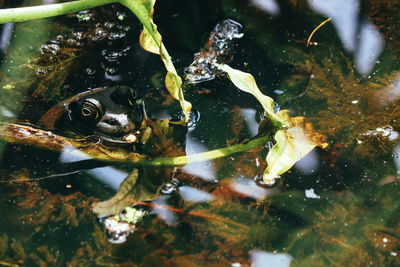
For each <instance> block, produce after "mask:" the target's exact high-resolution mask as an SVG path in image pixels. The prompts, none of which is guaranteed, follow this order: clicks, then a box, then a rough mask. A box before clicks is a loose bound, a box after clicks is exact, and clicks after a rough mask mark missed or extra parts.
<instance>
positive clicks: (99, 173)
mask: <svg viewBox="0 0 400 267" xmlns="http://www.w3.org/2000/svg"><path fill="white" fill-rule="evenodd" d="M86 159H91V157H90V156H88V155H86V154H85V153H83V152H80V151H78V150H77V149H76V148H74V147H69V148H66V149H64V150H63V151H62V152H61V154H60V158H59V161H60V162H61V163H71V162H77V161H82V160H86ZM85 172H87V173H88V174H90V175H93V176H94V178H96V179H97V180H99V181H101V182H103V183H104V184H106V185H109V186H110V187H111V188H112V189H114V190H115V191H117V190H118V188H119V186H120V184H121V183H122V181H123V180H124V179H125V178H126V177H127V176H128V173H126V172H124V171H121V170H118V169H116V168H114V167H110V166H108V167H100V168H94V169H91V170H87V171H85Z"/></svg>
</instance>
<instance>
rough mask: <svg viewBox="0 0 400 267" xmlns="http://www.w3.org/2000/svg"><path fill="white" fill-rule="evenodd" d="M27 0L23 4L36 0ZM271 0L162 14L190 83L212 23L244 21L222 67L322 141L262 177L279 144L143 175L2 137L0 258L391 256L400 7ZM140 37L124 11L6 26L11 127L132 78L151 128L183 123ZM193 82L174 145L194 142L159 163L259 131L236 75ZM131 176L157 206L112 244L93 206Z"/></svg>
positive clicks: (138, 260) (120, 260)
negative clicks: (272, 180) (186, 116)
mask: <svg viewBox="0 0 400 267" xmlns="http://www.w3.org/2000/svg"><path fill="white" fill-rule="evenodd" d="M20 2H23V1H20ZM26 2H27V3H18V4H22V5H31V4H33V3H31V1H26ZM28 2H29V3H28ZM277 2H278V1H276V2H275V1H272V0H271V1H261V0H260V1H241V0H235V1H222V0H221V1H158V2H157V3H156V7H155V15H154V21H155V23H156V24H157V25H158V30H159V32H160V33H161V34H162V36H163V41H164V44H165V46H166V47H167V49H168V51H169V53H170V54H171V56H172V57H173V61H174V64H175V67H176V68H177V71H178V73H179V74H180V75H181V76H182V77H183V76H184V69H185V67H187V66H189V65H190V64H191V63H192V61H193V57H194V54H195V53H197V52H199V51H200V50H201V49H202V48H204V46H205V44H206V42H207V39H208V36H209V34H210V32H211V31H212V30H213V28H214V26H215V25H216V24H218V23H220V22H221V21H223V20H225V19H227V18H229V19H233V20H235V21H237V22H239V23H240V24H241V25H242V26H243V30H242V32H243V33H244V36H243V37H242V38H240V39H235V40H233V41H232V43H231V45H230V46H231V47H230V49H229V50H228V51H227V53H226V55H224V57H223V58H222V59H221V60H222V61H224V63H227V64H229V65H230V66H232V67H234V68H236V69H240V70H242V71H246V72H249V73H251V74H252V75H253V76H254V77H255V79H256V81H257V84H258V86H259V88H260V90H261V91H262V92H263V93H264V94H266V95H269V96H271V97H272V98H273V99H274V100H275V101H276V103H277V105H278V106H279V107H280V108H281V109H290V111H291V113H292V115H293V116H305V117H306V118H308V119H309V120H310V121H311V122H312V123H313V126H314V128H315V129H316V130H317V131H319V132H320V133H321V134H324V135H326V136H327V139H328V142H329V147H328V148H327V149H324V150H323V149H319V148H316V149H314V150H313V151H311V152H310V153H309V154H308V155H307V156H306V157H305V158H304V159H303V160H301V161H300V162H298V163H297V164H296V165H295V166H294V167H293V168H292V169H291V170H290V171H288V172H287V173H285V174H283V175H282V177H281V178H280V179H279V180H278V181H277V183H276V184H275V185H274V186H273V187H271V188H266V187H262V182H261V181H260V179H261V177H262V173H263V171H264V169H265V168H266V162H265V157H266V155H267V152H268V148H269V145H268V144H267V145H266V146H264V147H257V148H255V149H251V150H249V151H246V152H243V153H237V154H233V155H231V156H228V157H225V158H220V159H217V160H213V161H207V162H201V163H197V164H190V165H187V166H184V167H176V168H174V167H168V168H144V167H142V166H136V167H132V166H131V165H129V164H111V163H107V164H104V163H99V162H95V161H94V162H93V161H82V160H84V159H86V158H83V157H82V156H77V157H71V156H70V154H68V153H65V151H64V152H62V153H61V152H59V151H58V152H57V151H56V152H54V151H49V150H47V149H43V148H42V149H38V148H35V147H32V146H29V145H27V144H14V143H12V142H11V143H7V142H5V141H2V143H1V153H2V154H1V155H2V158H1V165H0V166H1V169H0V173H1V174H0V177H1V181H2V182H1V184H0V192H1V195H2V198H1V200H0V202H1V204H0V211H1V214H2V216H1V217H0V225H1V227H0V265H2V266H19V265H26V266H53V265H54V266H65V265H68V266H98V265H99V266H104V265H106V266H108V265H113V266H114V265H123V266H136V265H141V266H230V265H231V266H289V265H293V266H398V265H399V264H400V262H399V253H400V228H399V227H400V219H399V218H400V214H399V213H400V209H399V204H398V203H400V202H399V201H400V191H399V189H400V188H399V180H398V179H399V175H398V173H399V168H400V167H399V166H400V161H399V159H398V157H399V156H398V153H399V152H398V151H399V145H398V140H399V134H398V131H399V128H400V125H399V122H400V120H399V119H400V118H399V116H400V111H399V109H398V106H397V105H398V98H399V95H400V94H399V90H400V87H399V86H400V82H399V66H400V65H399V52H400V51H399V42H400V39H399V30H400V25H399V23H398V22H399V21H400V19H399V14H400V12H399V9H400V2H399V1H372V0H371V1H357V0H353V1H329V4H327V3H326V1H280V2H279V3H277ZM35 4H40V1H35ZM4 6H5V7H15V6H16V3H11V4H10V3H8V2H7V1H5V4H4ZM328 17H332V20H331V21H330V22H328V23H327V24H325V25H324V26H322V27H321V28H320V29H319V30H318V31H316V33H315V34H314V35H313V37H312V39H311V43H310V45H309V46H308V47H307V39H308V37H309V35H310V33H311V32H312V31H313V30H314V29H315V28H316V27H317V26H318V25H319V24H320V23H321V22H323V21H324V20H326V19H327V18H328ZM140 31H141V25H140V24H139V22H138V20H137V19H136V18H135V17H134V16H133V15H131V14H130V11H129V10H128V9H126V8H124V7H123V6H120V5H118V4H115V5H109V6H105V7H100V8H96V9H94V10H91V11H86V12H81V13H79V14H78V15H68V16H60V17H57V18H52V19H43V20H37V21H31V22H25V23H16V24H12V25H11V24H10V25H4V26H3V30H2V38H4V40H5V41H4V42H3V41H1V43H0V48H1V49H2V54H1V59H2V61H1V69H0V88H1V89H0V99H1V100H0V116H1V120H2V123H8V122H14V121H19V122H20V123H21V122H24V123H29V124H30V125H35V124H37V122H38V120H39V119H40V117H41V116H42V115H43V114H44V113H45V112H46V111H47V110H48V109H50V108H51V107H52V106H54V105H55V104H57V103H59V102H60V101H62V100H64V99H66V98H68V97H70V96H73V95H75V94H77V93H79V92H83V91H86V90H87V89H88V88H97V87H103V86H113V85H121V84H124V85H128V86H131V87H133V88H135V89H137V90H138V91H140V93H141V95H143V97H144V99H145V104H146V111H147V114H148V116H149V117H150V118H151V119H152V120H153V121H157V120H161V119H164V118H172V119H177V118H180V117H181V113H180V107H179V104H178V103H177V102H176V101H173V99H172V98H171V97H169V96H168V92H167V90H166V89H165V87H164V81H163V79H164V75H165V69H164V67H163V64H162V62H161V60H160V58H159V56H157V55H153V54H150V53H147V52H145V51H144V50H142V49H141V48H140V46H139V44H138V37H139V34H140ZM8 33H10V34H8ZM184 90H185V91H184V93H185V98H186V99H187V100H188V101H190V102H191V103H192V105H193V114H194V119H193V121H192V123H191V124H190V126H189V127H188V128H187V129H185V130H184V135H182V134H175V135H174V136H173V138H172V139H173V140H172V141H171V140H170V141H171V144H174V142H181V143H184V144H185V146H184V147H183V148H182V149H181V150H179V149H176V150H175V149H171V150H167V149H164V147H163V146H162V148H163V149H159V150H156V149H155V152H154V153H155V154H154V155H152V156H155V157H156V156H161V157H165V156H175V155H181V154H183V153H186V154H187V155H189V154H195V153H199V152H204V151H208V150H213V149H217V148H221V147H226V146H228V145H234V144H238V143H241V142H245V141H246V140H250V139H251V138H253V137H254V136H256V135H257V129H258V125H259V123H260V121H261V118H262V113H263V110H262V107H261V105H260V104H259V103H258V102H257V100H255V99H254V98H253V97H252V96H251V95H249V94H246V93H244V92H242V91H240V90H238V89H237V88H236V87H234V85H233V84H232V83H231V82H230V81H229V80H228V79H227V78H226V77H224V76H221V77H217V78H215V79H213V80H210V81H206V82H202V83H197V84H188V83H185V84H184ZM3 135H4V134H3ZM2 139H4V137H2ZM182 139H185V140H184V141H183V140H182ZM167 141H168V140H167ZM167 141H166V140H164V141H163V142H165V143H167ZM160 145H164V143H163V144H160ZM171 146H173V145H171ZM178 147H179V146H178ZM157 153H158V154H157ZM150 154H151V152H150ZM105 165H107V166H106V167H108V168H101V169H99V168H98V167H104V166H105ZM135 169H138V170H139V175H140V178H139V179H140V181H141V184H140V186H142V187H140V186H139V187H138V188H139V190H141V188H144V189H143V191H146V190H147V191H146V192H150V191H151V192H152V197H151V198H150V199H151V200H152V201H149V202H145V203H143V202H141V203H140V208H142V209H144V210H147V211H148V212H149V214H148V215H146V216H144V217H143V218H142V220H141V221H140V222H139V223H138V224H137V225H136V229H135V231H134V232H133V233H132V234H130V235H129V236H127V239H126V241H125V242H124V243H122V244H112V243H110V242H109V235H107V233H106V231H105V230H104V227H103V225H102V224H101V223H100V222H99V220H98V218H97V216H96V215H95V214H94V213H93V212H92V211H91V207H92V205H93V203H95V202H98V201H103V200H106V199H109V198H110V197H112V196H113V195H114V194H115V193H116V189H117V188H118V186H119V184H120V183H121V182H122V181H123V180H124V179H125V178H126V176H127V175H128V174H129V173H131V172H132V171H133V170H135ZM18 180H19V181H18ZM141 200H144V199H141ZM157 207H158V208H157ZM160 207H162V208H160Z"/></svg>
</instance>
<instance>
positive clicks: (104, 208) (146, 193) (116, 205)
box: [92, 169, 157, 218]
mask: <svg viewBox="0 0 400 267" xmlns="http://www.w3.org/2000/svg"><path fill="white" fill-rule="evenodd" d="M139 180H140V178H139V172H138V170H137V169H134V170H133V171H132V173H131V174H129V176H128V177H126V178H125V180H124V181H123V182H122V184H121V185H120V187H119V190H118V193H117V194H115V195H114V196H113V197H112V198H110V199H108V200H105V201H102V202H96V203H93V206H92V211H93V212H94V213H95V214H96V215H97V217H99V218H100V217H103V216H106V215H116V214H119V213H120V212H121V211H122V210H123V209H124V208H125V207H129V206H132V205H133V204H134V203H135V202H138V201H141V200H149V199H151V198H153V197H154V196H155V195H156V193H157V190H156V191H152V190H150V189H152V187H151V186H150V187H146V186H145V183H143V182H142V183H139V182H138V181H139Z"/></svg>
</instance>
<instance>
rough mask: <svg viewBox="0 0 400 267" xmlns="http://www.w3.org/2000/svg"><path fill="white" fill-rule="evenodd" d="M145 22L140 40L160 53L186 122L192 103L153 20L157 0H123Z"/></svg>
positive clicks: (166, 83)
mask: <svg viewBox="0 0 400 267" xmlns="http://www.w3.org/2000/svg"><path fill="white" fill-rule="evenodd" d="M120 2H121V3H122V4H124V5H126V6H127V7H128V8H129V9H130V10H131V11H132V12H133V13H135V15H136V17H138V19H139V20H140V22H141V23H142V24H143V31H142V33H141V34H140V38H139V42H140V45H141V46H142V48H143V49H145V50H146V51H149V52H151V53H155V54H159V55H160V56H161V59H162V61H163V63H164V66H165V68H166V70H167V75H166V77H165V86H166V87H167V89H168V91H169V93H170V94H171V95H172V97H173V98H175V99H176V100H178V101H179V102H180V105H181V108H182V111H183V113H184V114H185V123H186V122H187V121H188V120H189V112H190V110H191V108H192V105H191V104H190V103H189V102H187V101H185V99H184V96H183V91H182V79H181V78H180V77H179V75H178V73H177V72H176V69H175V66H174V64H173V63H172V59H171V57H170V55H169V54H168V51H167V49H166V48H165V46H164V44H163V43H162V37H161V34H160V33H159V32H158V31H157V25H156V24H155V23H154V22H153V13H154V4H155V2H156V1H155V0H136V1H133V0H121V1H120Z"/></svg>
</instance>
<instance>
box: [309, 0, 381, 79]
mask: <svg viewBox="0 0 400 267" xmlns="http://www.w3.org/2000/svg"><path fill="white" fill-rule="evenodd" d="M308 2H309V4H310V6H311V7H312V8H313V9H314V10H316V11H317V12H319V13H322V14H324V15H326V16H328V17H332V22H333V24H334V26H335V28H336V30H337V32H338V34H339V37H340V39H341V40H342V43H343V46H344V48H345V49H346V50H347V51H348V52H351V53H352V54H353V56H354V58H355V62H356V67H357V70H358V71H359V73H361V74H363V75H367V74H369V73H370V72H371V70H372V69H373V67H374V65H375V64H376V63H377V58H378V57H379V55H380V53H381V52H382V49H383V39H382V37H381V35H380V33H379V32H378V30H377V29H376V28H375V27H373V25H372V24H371V23H369V22H368V21H366V20H364V19H360V17H359V11H360V2H359V0H337V1H325V0H309V1H308Z"/></svg>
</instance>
